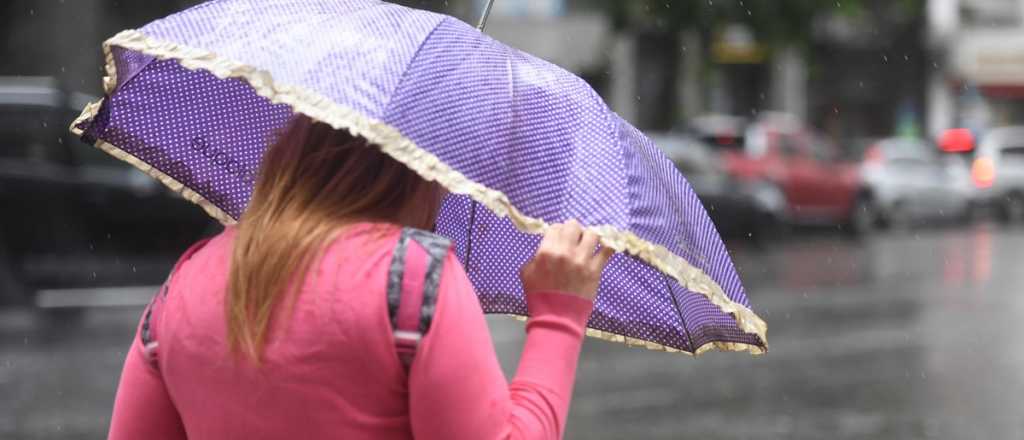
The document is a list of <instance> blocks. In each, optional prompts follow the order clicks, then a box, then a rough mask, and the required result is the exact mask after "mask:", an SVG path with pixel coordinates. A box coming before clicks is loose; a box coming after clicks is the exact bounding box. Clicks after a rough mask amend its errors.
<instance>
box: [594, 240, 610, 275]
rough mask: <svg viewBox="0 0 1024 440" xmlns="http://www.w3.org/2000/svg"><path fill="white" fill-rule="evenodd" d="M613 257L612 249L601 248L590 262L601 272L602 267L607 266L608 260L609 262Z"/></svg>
mask: <svg viewBox="0 0 1024 440" xmlns="http://www.w3.org/2000/svg"><path fill="white" fill-rule="evenodd" d="M614 255H615V249H612V248H610V247H608V246H602V247H601V250H600V251H598V252H597V255H595V256H594V259H593V260H591V261H593V262H594V264H595V267H596V268H597V269H598V270H602V271H603V270H604V267H605V266H606V265H607V264H608V260H611V259H612V256H614Z"/></svg>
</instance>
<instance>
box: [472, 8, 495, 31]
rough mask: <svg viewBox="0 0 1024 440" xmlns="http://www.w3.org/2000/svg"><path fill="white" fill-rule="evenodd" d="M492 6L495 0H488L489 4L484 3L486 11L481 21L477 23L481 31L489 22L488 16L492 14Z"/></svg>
mask: <svg viewBox="0 0 1024 440" xmlns="http://www.w3.org/2000/svg"><path fill="white" fill-rule="evenodd" d="M491 6H494V0H487V4H486V5H484V13H483V15H481V16H480V23H479V24H477V25H476V28H477V29H478V30H480V31H483V30H484V26H485V25H486V24H487V17H488V16H489V15H491Z"/></svg>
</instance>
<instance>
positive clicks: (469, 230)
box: [466, 199, 476, 274]
mask: <svg viewBox="0 0 1024 440" xmlns="http://www.w3.org/2000/svg"><path fill="white" fill-rule="evenodd" d="M474 223H476V201H475V200H473V199H469V225H468V226H467V227H466V273H467V274H468V273H469V256H470V255H471V254H472V252H473V224H474Z"/></svg>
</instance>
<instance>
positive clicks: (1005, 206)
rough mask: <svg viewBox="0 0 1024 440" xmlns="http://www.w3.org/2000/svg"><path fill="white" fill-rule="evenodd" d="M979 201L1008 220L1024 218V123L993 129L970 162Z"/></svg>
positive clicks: (1017, 220) (1013, 220)
mask: <svg viewBox="0 0 1024 440" xmlns="http://www.w3.org/2000/svg"><path fill="white" fill-rule="evenodd" d="M971 180H972V181H973V182H974V185H975V187H976V188H977V189H978V199H979V203H980V204H981V205H983V206H986V207H990V208H993V209H994V210H995V212H996V214H997V215H998V217H999V218H1000V219H1002V220H1004V221H1007V222H1014V223H1015V222H1022V221H1024V126H1016V127H1001V128H995V129H992V130H990V131H989V132H988V133H986V134H985V136H984V137H983V138H982V140H981V143H980V144H979V145H978V148H977V151H976V152H975V156H974V160H973V162H972V164H971Z"/></svg>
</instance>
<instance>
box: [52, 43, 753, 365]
mask: <svg viewBox="0 0 1024 440" xmlns="http://www.w3.org/2000/svg"><path fill="white" fill-rule="evenodd" d="M112 46H119V47H123V48H125V49H130V50H133V51H137V52H141V53H143V54H146V55H150V56H153V57H156V58H157V59H173V60H176V61H178V63H180V64H181V65H182V66H184V67H185V68H187V69H191V70H199V69H202V70H206V71H209V72H210V73H212V74H214V75H215V76H217V77H218V78H221V79H228V78H239V79H242V80H244V81H246V82H247V83H248V84H249V86H250V87H252V88H253V90H254V91H255V92H256V93H257V94H258V95H260V96H262V97H264V98H267V99H268V100H270V102H272V103H274V104H286V105H288V106H289V107H291V108H292V110H293V111H294V112H296V113H301V114H304V115H306V116H309V117H310V118H313V119H316V120H318V121H321V122H323V123H326V124H328V125H330V126H331V127H333V128H335V129H345V130H348V131H349V132H350V133H352V134H353V135H355V136H361V137H364V138H366V139H367V140H368V141H369V142H371V143H373V144H376V145H377V146H379V147H380V148H381V150H382V151H384V153H386V154H388V155H389V156H391V157H393V158H394V159H396V160H398V161H400V162H402V163H403V164H405V165H406V166H408V167H409V168H410V169H412V170H413V171H415V172H416V173H418V174H419V175H420V176H421V177H423V178H424V179H427V180H428V181H436V182H438V183H440V184H441V185H444V187H445V188H446V189H447V190H448V191H450V192H452V193H455V194H462V195H466V196H469V197H472V198H473V200H475V201H476V202H478V203H480V204H482V205H484V206H486V207H487V208H488V209H490V210H491V212H493V213H494V214H495V215H497V216H500V217H507V218H509V220H511V221H512V224H514V225H515V226H516V228H517V229H519V230H520V231H521V232H523V233H527V234H542V233H543V232H544V231H545V230H546V229H547V227H548V224H547V223H546V222H544V221H543V220H540V219H536V218H533V217H529V216H527V215H525V214H523V213H522V212H520V211H519V210H518V209H517V208H516V207H515V206H513V205H512V203H511V201H509V199H508V197H507V196H506V195H505V194H503V193H502V192H500V191H497V190H494V189H491V188H488V187H486V186H484V185H481V184H479V183H477V182H474V181H472V180H470V179H469V178H467V177H466V176H464V175H463V174H462V173H460V172H458V171H456V170H454V169H452V168H451V167H449V166H448V165H447V164H445V163H443V162H441V160H440V159H438V158H437V156H434V155H433V154H432V153H430V152H428V151H426V150H424V149H422V148H420V147H419V146H417V145H416V144H415V143H414V142H413V141H412V140H411V139H408V138H406V137H405V136H403V135H402V134H401V133H400V132H399V131H398V130H397V129H396V128H394V127H392V126H391V125H389V124H386V123H384V122H382V121H378V120H376V119H373V118H370V117H368V116H366V115H363V114H362V113H359V112H357V111H355V110H353V109H351V108H347V107H344V106H341V105H338V104H336V103H334V102H333V101H331V100H330V99H328V98H326V97H324V96H322V95H319V94H317V93H315V92H312V91H310V90H306V89H304V88H301V87H297V86H291V85H285V84H279V83H275V82H274V80H273V78H272V77H271V75H270V73H269V72H267V71H264V70H260V69H257V68H255V67H253V66H248V65H245V64H242V63H238V62H235V61H233V60H230V59H227V58H223V57H220V56H218V55H216V54H214V53H212V52H209V51H207V50H203V49H197V48H190V47H186V46H182V45H178V44H175V43H171V42H167V41H160V40H158V39H155V38H152V37H149V36H147V35H145V34H143V33H142V32H139V31H137V30H133V29H129V30H125V31H122V32H120V33H118V34H117V35H115V36H113V37H111V38H110V39H108V40H107V41H105V42H104V43H103V53H104V56H105V59H106V72H107V75H106V77H104V78H103V87H104V90H105V91H106V94H107V96H110V95H112V94H113V93H114V89H115V87H116V85H117V71H116V66H115V63H114V57H113V54H112V52H111V47H112ZM101 103H102V100H100V101H97V102H94V103H91V104H89V105H87V106H86V107H85V109H84V110H83V111H82V114H81V115H80V116H79V117H78V118H76V119H75V121H74V122H72V124H71V131H72V132H73V133H75V134H76V135H79V136H81V135H82V130H80V129H78V128H77V127H78V125H80V124H81V123H82V122H84V121H87V120H90V119H92V118H93V117H94V116H95V115H96V113H97V112H98V111H99V108H100V105H101ZM95 146H96V147H97V148H100V149H102V150H103V151H105V152H107V153H109V154H110V155H112V156H114V157H116V158H118V159H120V160H123V161H125V162H128V163H129V164H131V165H133V166H135V167H136V168H138V169H140V170H142V171H143V172H145V173H146V174H149V175H150V176H152V177H153V178H155V179H157V180H159V181H160V182H162V183H164V184H165V185H166V186H167V187H168V188H170V189H171V190H173V191H175V192H178V193H180V194H181V195H182V196H183V197H184V198H185V199H187V200H189V201H191V202H193V203H195V204H197V205H199V206H201V207H202V208H203V209H204V210H205V211H206V212H207V213H208V214H209V215H210V216H212V217H213V218H215V219H217V220H219V221H220V222H221V223H224V224H225V225H230V224H233V223H235V219H233V218H232V217H231V216H229V215H228V214H227V213H225V212H224V211H223V210H222V209H220V208H218V207H217V206H216V205H214V204H213V203H211V202H210V201H208V200H206V199H205V198H204V197H203V196H201V195H200V194H198V193H196V192H195V191H193V190H192V189H190V188H188V187H186V186H185V185H183V184H182V183H181V182H178V181H177V180H175V179H174V178H173V177H171V176H168V175H167V174H164V173H163V172H161V171H160V170H158V169H156V168H154V167H152V166H150V165H149V164H147V163H145V162H143V161H142V160H140V159H138V158H136V157H135V156H132V155H131V154H129V153H127V152H125V151H123V150H121V149H119V148H117V147H116V146H114V145H111V144H109V143H107V142H105V141H103V140H102V139H97V140H96V144H95ZM588 229H590V230H592V231H594V232H595V233H596V234H597V235H599V236H600V237H601V244H602V245H604V246H608V247H610V248H612V249H614V250H615V251H617V252H625V253H628V254H630V255H633V256H635V257H636V258H639V259H640V260H642V261H644V262H646V263H648V264H650V265H652V266H654V267H655V268H657V269H658V270H660V271H661V272H662V273H665V274H666V275H668V276H671V277H672V278H675V279H676V280H678V281H679V283H680V284H682V285H683V286H684V287H686V288H687V290H690V291H691V292H695V293H699V294H701V295H704V296H705V297H707V298H708V300H710V301H711V303H712V304H714V305H716V306H718V307H719V308H720V309H721V310H722V311H723V312H725V313H727V314H730V315H732V316H733V318H734V319H735V320H736V324H737V326H738V327H739V328H740V330H742V331H744V332H746V333H749V334H754V335H756V336H757V337H758V338H760V340H761V342H762V343H763V344H764V347H761V346H758V345H753V344H747V343H741V342H721V341H713V342H708V343H706V344H704V345H702V346H700V347H697V348H695V349H694V353H692V354H693V355H700V354H702V353H705V352H707V351H709V350H711V349H718V350H723V351H747V352H749V353H751V354H763V353H765V352H766V351H767V346H768V345H767V344H768V339H767V336H766V334H767V325H766V324H765V322H764V321H763V320H762V319H761V318H760V317H758V316H757V315H756V314H755V313H754V312H753V311H752V310H750V309H749V308H747V307H745V306H743V305H742V304H739V303H736V302H734V301H732V300H731V299H730V298H729V297H728V296H726V294H725V291H724V290H723V289H722V287H721V286H720V285H718V283H716V282H715V281H714V280H713V279H711V277H710V276H708V275H707V274H706V273H704V271H702V270H701V269H699V268H697V267H694V266H692V265H691V264H690V263H689V262H687V261H686V260H685V259H683V258H682V257H679V256H678V255H675V254H673V253H672V252H671V251H669V250H668V249H667V248H665V247H664V246H661V245H657V244H654V243H651V242H649V241H647V240H644V239H642V238H640V237H638V236H637V235H635V234H633V233H632V232H628V231H622V230H619V229H618V228H615V227H613V226H608V225H602V226H591V227H588ZM587 336H591V337H595V338H599V339H604V340H607V341H612V342H620V343H624V344H627V345H630V346H642V347H645V348H648V349H650V350H657V351H666V352H673V353H675V352H679V353H687V354H690V353H689V352H687V351H685V350H679V349H675V348H672V347H667V346H664V345H661V344H657V343H654V342H650V341H644V340H640V339H635V338H631V337H627V336H622V335H619V334H615V333H610V332H606V331H602V330H597V329H592V328H587Z"/></svg>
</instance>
